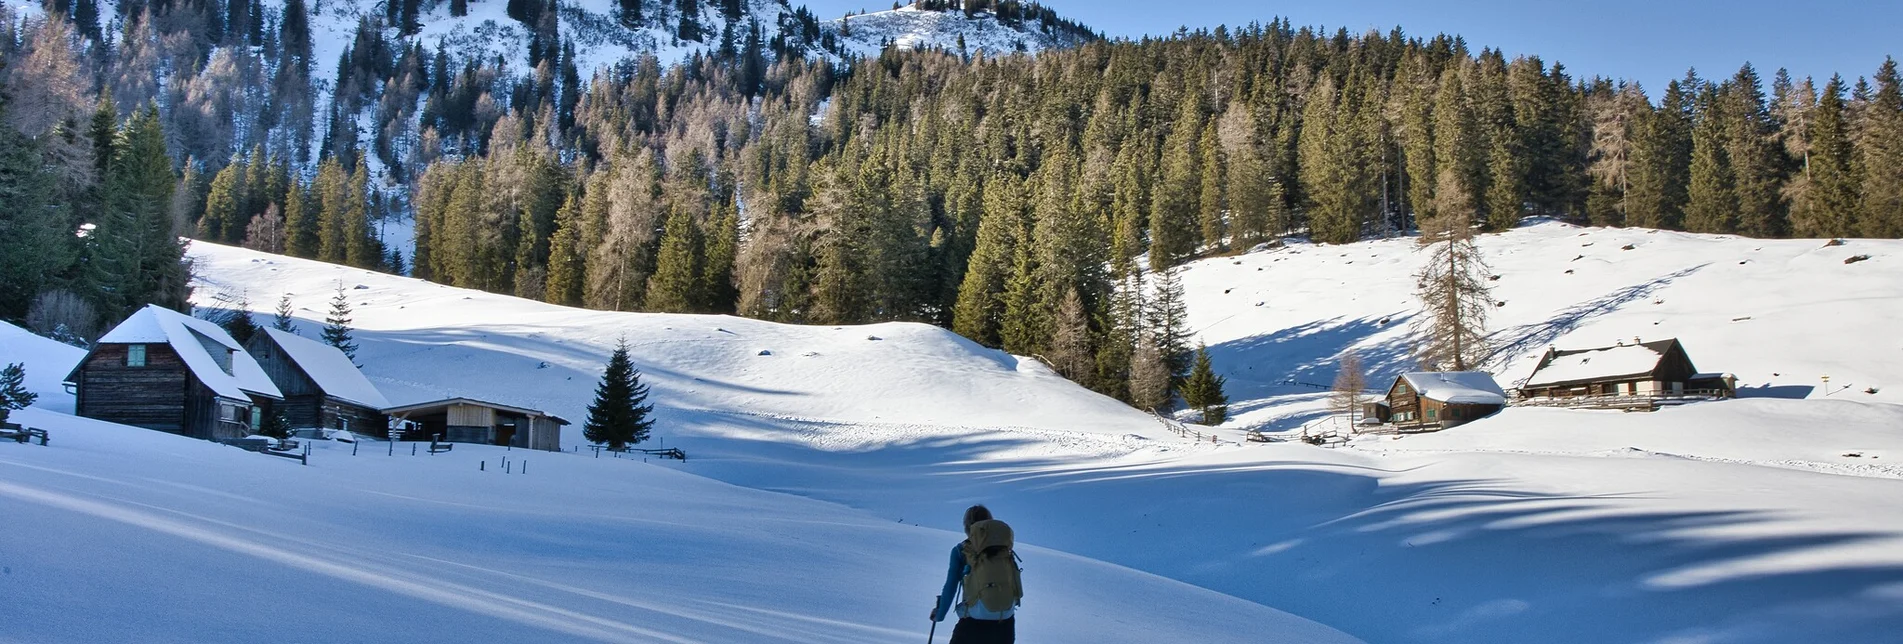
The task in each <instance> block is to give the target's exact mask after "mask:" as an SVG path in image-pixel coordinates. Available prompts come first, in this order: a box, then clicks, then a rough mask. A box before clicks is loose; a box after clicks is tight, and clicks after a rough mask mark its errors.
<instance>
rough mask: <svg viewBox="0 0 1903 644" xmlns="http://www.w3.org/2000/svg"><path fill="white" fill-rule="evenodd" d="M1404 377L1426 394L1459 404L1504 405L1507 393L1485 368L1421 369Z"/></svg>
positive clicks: (1427, 396)
mask: <svg viewBox="0 0 1903 644" xmlns="http://www.w3.org/2000/svg"><path fill="white" fill-rule="evenodd" d="M1401 379H1402V380H1405V381H1407V386H1409V387H1413V388H1414V391H1415V392H1418V393H1419V394H1420V395H1421V397H1422V398H1426V399H1428V400H1438V401H1440V402H1444V403H1453V404H1456V405H1504V404H1507V394H1506V392H1505V391H1504V390H1501V389H1500V383H1497V382H1494V381H1493V375H1491V374H1488V373H1486V372H1482V371H1417V372H1414V373H1407V374H1402V375H1401Z"/></svg>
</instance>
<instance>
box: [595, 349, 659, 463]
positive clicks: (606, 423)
mask: <svg viewBox="0 0 1903 644" xmlns="http://www.w3.org/2000/svg"><path fill="white" fill-rule="evenodd" d="M647 398H648V386H647V385H644V384H641V372H639V371H635V369H634V362H633V361H632V360H631V359H630V358H629V357H628V341H627V339H626V338H623V339H622V340H621V341H620V342H618V343H616V344H615V350H614V354H612V355H610V356H609V357H608V364H607V366H606V368H604V369H603V370H602V374H601V383H600V384H598V385H596V386H595V401H594V402H592V403H589V404H588V422H587V424H585V425H583V426H582V436H583V437H584V438H587V439H588V442H590V443H595V444H598V445H607V446H608V449H610V450H614V451H617V452H618V451H622V450H625V449H627V448H628V446H629V445H634V444H638V443H640V442H642V441H645V440H647V439H648V432H649V431H650V430H652V429H653V428H654V419H652V418H649V416H648V415H649V414H651V413H653V412H654V406H653V405H649V404H645V403H646V402H647Z"/></svg>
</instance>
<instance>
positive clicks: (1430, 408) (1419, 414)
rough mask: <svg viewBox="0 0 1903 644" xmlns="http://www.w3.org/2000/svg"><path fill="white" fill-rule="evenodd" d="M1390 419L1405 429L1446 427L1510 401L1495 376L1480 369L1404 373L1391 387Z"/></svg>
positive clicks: (1388, 411) (1461, 422)
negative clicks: (1494, 378)
mask: <svg viewBox="0 0 1903 644" xmlns="http://www.w3.org/2000/svg"><path fill="white" fill-rule="evenodd" d="M1387 402H1388V405H1387V407H1388V409H1387V414H1388V422H1391V423H1394V425H1395V427H1397V428H1401V429H1428V430H1434V429H1446V428H1449V427H1453V426H1456V425H1460V424H1463V423H1467V422H1470V421H1473V420H1476V419H1479V418H1483V417H1485V416H1488V415H1491V414H1493V413H1494V412H1497V411H1500V408H1501V407H1505V406H1506V404H1507V395H1506V392H1505V391H1503V390H1501V389H1500V384H1499V383H1497V382H1494V381H1493V376H1492V375H1489V374H1486V373H1483V372H1479V371H1450V372H1429V371H1421V372H1415V373H1407V374H1401V377H1399V378H1395V379H1394V384H1393V385H1392V386H1389V387H1388V398H1387Z"/></svg>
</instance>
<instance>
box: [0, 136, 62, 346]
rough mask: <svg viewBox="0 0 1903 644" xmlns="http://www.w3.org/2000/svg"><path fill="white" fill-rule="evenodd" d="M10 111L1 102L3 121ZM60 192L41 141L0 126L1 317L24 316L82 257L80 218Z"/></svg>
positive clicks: (15, 317) (17, 317) (16, 317)
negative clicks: (77, 226)
mask: <svg viewBox="0 0 1903 644" xmlns="http://www.w3.org/2000/svg"><path fill="white" fill-rule="evenodd" d="M5 109H6V105H5V104H4V103H3V102H0V119H4V111H5ZM61 192H62V191H61V189H60V185H59V178H58V177H57V176H55V175H54V174H53V173H52V172H49V171H47V169H46V161H45V158H44V156H43V155H42V154H41V147H40V145H39V144H38V142H36V141H33V140H30V139H28V138H26V137H25V136H22V135H20V133H19V132H18V131H17V130H14V129H13V128H12V127H7V126H3V125H0V204H4V206H3V207H0V318H5V319H13V320H18V319H20V318H23V317H25V316H26V314H27V312H28V309H29V307H30V305H31V302H32V301H33V299H34V298H35V297H37V296H38V295H39V294H40V293H41V292H42V291H44V290H46V289H47V288H49V287H52V286H54V285H56V284H57V283H58V282H60V281H62V280H61V279H60V278H62V277H63V276H65V275H66V274H67V273H68V272H69V271H70V270H71V269H72V267H73V263H74V261H75V260H76V259H77V255H78V251H79V240H78V239H77V238H76V237H74V235H73V232H72V231H73V229H74V227H75V224H76V223H77V222H75V221H73V218H72V212H73V211H72V209H71V207H70V205H69V202H68V200H67V199H65V198H63V195H62V194H61Z"/></svg>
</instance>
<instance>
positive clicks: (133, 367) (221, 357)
mask: <svg viewBox="0 0 1903 644" xmlns="http://www.w3.org/2000/svg"><path fill="white" fill-rule="evenodd" d="M66 384H68V385H69V386H71V387H72V388H73V391H74V394H75V395H76V396H77V400H76V401H75V411H76V413H77V414H78V415H80V416H84V417H86V418H95V419H99V420H104V421H109V422H114V423H120V424H124V425H132V426H135V427H144V428H146V429H155V430H158V431H163V432H170V433H174V434H181V435H185V436H191V437H194V438H203V439H208V440H220V439H232V438H243V437H245V436H249V435H251V434H252V433H253V432H255V431H256V430H257V428H258V425H259V424H260V423H261V422H262V420H263V414H264V412H265V411H266V410H267V409H268V406H269V405H271V404H273V403H275V402H277V401H280V400H283V395H282V394H281V393H280V392H279V391H278V388H277V386H276V385H275V384H273V383H272V382H271V379H270V377H268V376H266V375H265V373H264V369H263V368H262V367H260V366H258V363H257V362H256V361H255V360H252V359H251V356H250V354H247V353H245V352H244V347H242V346H239V345H238V342H237V341H236V340H233V339H231V336H230V335H228V334H226V333H225V330H224V329H222V328H219V326H218V325H216V324H213V323H211V322H208V321H205V320H200V319H198V318H194V317H191V316H189V315H185V314H182V313H179V312H177V311H173V310H170V309H166V308H162V307H159V306H157V305H148V306H146V307H145V308H143V309H139V311H138V312H136V313H133V314H132V316H131V317H128V318H126V319H125V321H123V322H120V323H119V325H118V326H116V327H113V329H112V330H111V331H108V332H107V333H106V335H105V336H103V337H101V338H99V341H98V342H96V343H94V344H93V347H92V350H91V351H88V352H87V353H86V358H85V359H84V360H81V361H80V363H79V365H78V366H76V367H74V368H73V371H72V373H69V374H67V376H66Z"/></svg>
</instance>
